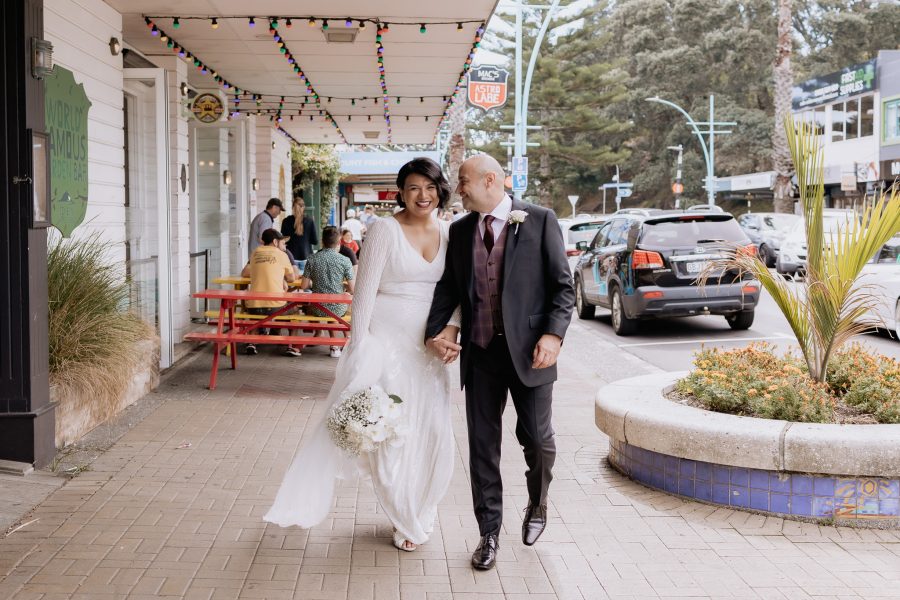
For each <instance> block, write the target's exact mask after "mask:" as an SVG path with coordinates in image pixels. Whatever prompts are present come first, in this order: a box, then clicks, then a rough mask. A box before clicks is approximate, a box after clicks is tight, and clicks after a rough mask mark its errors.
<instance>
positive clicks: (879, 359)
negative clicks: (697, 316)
mask: <svg viewBox="0 0 900 600" xmlns="http://www.w3.org/2000/svg"><path fill="white" fill-rule="evenodd" d="M694 365H695V367H696V369H695V370H694V371H692V372H691V373H690V375H688V376H687V377H685V378H684V379H682V380H680V381H679V382H678V383H677V385H676V390H677V391H678V392H679V393H680V394H682V395H686V396H692V397H694V398H695V399H696V400H698V401H699V402H700V403H701V404H702V405H703V406H704V407H705V408H707V409H708V410H713V411H716V412H725V413H731V414H739V415H748V416H754V417H762V418H766V419H783V420H786V421H799V422H808V423H830V422H843V421H853V420H862V421H865V420H869V421H872V420H874V421H877V422H879V423H900V363H898V362H897V361H896V360H894V359H891V358H888V357H886V356H880V355H878V356H876V355H872V354H869V353H868V352H867V351H866V350H865V349H863V347H862V346H861V345H859V344H851V345H850V346H848V347H847V348H845V349H844V350H842V351H840V352H837V353H836V354H835V355H834V357H833V358H832V360H831V362H830V363H829V370H828V376H827V377H826V380H825V382H822V383H819V382H816V381H815V380H813V379H812V378H810V376H809V372H808V370H807V368H806V363H805V361H804V360H803V359H802V358H800V357H797V356H794V355H792V354H785V355H782V356H778V355H776V354H775V352H774V348H773V346H772V345H770V344H751V345H750V346H748V347H746V348H740V349H736V350H728V351H723V350H720V349H718V348H712V349H709V350H702V351H700V352H698V353H697V355H696V357H695V360H694ZM866 416H869V418H868V419H866V418H863V417H866Z"/></svg>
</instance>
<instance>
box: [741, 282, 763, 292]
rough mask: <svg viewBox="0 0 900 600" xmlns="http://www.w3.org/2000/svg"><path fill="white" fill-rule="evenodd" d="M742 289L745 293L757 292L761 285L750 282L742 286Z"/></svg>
mask: <svg viewBox="0 0 900 600" xmlns="http://www.w3.org/2000/svg"><path fill="white" fill-rule="evenodd" d="M741 291H742V292H744V293H745V294H755V293H756V292H758V291H759V286H758V285H756V284H755V283H748V284H746V285H744V287H742V288H741Z"/></svg>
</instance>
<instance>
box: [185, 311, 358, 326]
mask: <svg viewBox="0 0 900 600" xmlns="http://www.w3.org/2000/svg"><path fill="white" fill-rule="evenodd" d="M203 314H204V316H206V317H208V318H210V319H218V318H219V311H217V310H208V311H206V312H205V313H203ZM267 316H268V315H254V314H251V313H245V312H237V311H235V313H234V318H235V319H236V320H237V319H240V320H244V321H251V320H252V321H261V320H262V319H265V318H266V317H267ZM341 318H342V319H344V320H345V321H347V322H348V323H349V322H350V321H351V318H350V313H347V314H346V315H344V316H343V317H341ZM273 320H275V321H288V322H290V321H293V322H297V323H336V321H335V320H334V319H332V318H331V317H317V316H315V315H281V316H278V317H275V318H274V319H273Z"/></svg>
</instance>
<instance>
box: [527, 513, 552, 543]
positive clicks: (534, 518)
mask: <svg viewBox="0 0 900 600" xmlns="http://www.w3.org/2000/svg"><path fill="white" fill-rule="evenodd" d="M545 527H547V505H546V504H529V505H528V508H526V509H525V520H524V521H522V543H523V544H525V545H526V546H533V545H534V543H535V542H536V541H538V538H539V537H541V534H542V533H544V528H545Z"/></svg>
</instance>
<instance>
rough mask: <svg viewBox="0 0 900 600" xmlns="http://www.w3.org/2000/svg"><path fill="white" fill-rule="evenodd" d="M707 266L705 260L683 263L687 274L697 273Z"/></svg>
mask: <svg viewBox="0 0 900 600" xmlns="http://www.w3.org/2000/svg"><path fill="white" fill-rule="evenodd" d="M708 264H709V261H707V260H695V261H691V262H687V263H684V265H685V267H686V268H687V272H688V273H699V272H700V271H702V270H703V269H705V268H706V265H708Z"/></svg>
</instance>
